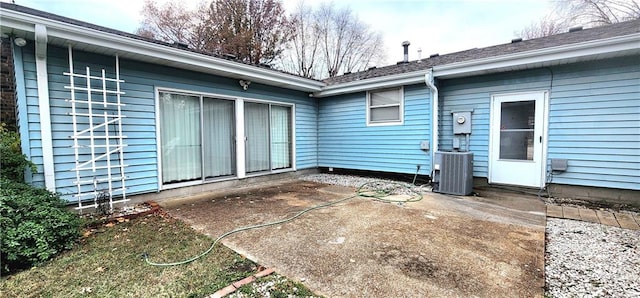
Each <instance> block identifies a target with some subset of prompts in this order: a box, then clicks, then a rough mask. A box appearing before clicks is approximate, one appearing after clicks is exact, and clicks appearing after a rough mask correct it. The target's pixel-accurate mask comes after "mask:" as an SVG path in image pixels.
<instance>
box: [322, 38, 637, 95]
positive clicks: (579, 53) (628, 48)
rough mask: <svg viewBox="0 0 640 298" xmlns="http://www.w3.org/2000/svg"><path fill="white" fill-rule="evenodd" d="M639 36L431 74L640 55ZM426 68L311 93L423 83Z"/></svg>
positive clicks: (490, 60)
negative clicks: (618, 55) (609, 56)
mask: <svg viewBox="0 0 640 298" xmlns="http://www.w3.org/2000/svg"><path fill="white" fill-rule="evenodd" d="M639 44H640V33H635V34H630V35H624V36H617V37H611V38H606V39H599V40H593V41H586V42H580V43H574V44H570V45H562V46H556V47H549V48H544V49H539V50H532V51H526V52H520V53H514V54H507V55H500V56H494V57H489V58H482V59H474V60H468V61H462V62H457V63H451V64H444V65H439V66H434V67H433V75H434V77H436V78H439V79H451V78H459V77H465V76H473V75H481V74H489V73H497V72H504V71H512V70H521V69H527V68H537V67H546V66H551V65H558V64H564V63H571V62H575V61H577V59H583V60H589V59H597V58H604V57H606V56H607V55H611V56H615V55H614V54H615V53H618V54H620V55H631V54H639V53H640V47H639V46H638V45H639ZM426 72H427V70H426V69H424V70H420V71H414V72H410V73H402V74H398V75H391V76H381V77H376V78H371V79H363V80H356V81H351V82H346V83H340V84H335V85H329V86H326V87H325V88H323V89H322V91H319V92H316V93H314V96H315V97H328V96H335V95H341V94H347V93H354V92H362V91H367V90H374V89H380V88H388V87H395V86H401V85H409V84H418V83H424V75H425V73H426Z"/></svg>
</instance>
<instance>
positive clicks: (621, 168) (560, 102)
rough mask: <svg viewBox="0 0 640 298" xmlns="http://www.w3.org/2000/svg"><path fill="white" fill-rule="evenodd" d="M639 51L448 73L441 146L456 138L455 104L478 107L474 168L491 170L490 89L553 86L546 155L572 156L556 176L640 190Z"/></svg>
mask: <svg viewBox="0 0 640 298" xmlns="http://www.w3.org/2000/svg"><path fill="white" fill-rule="evenodd" d="M639 59H640V57H638V56H635V57H628V58H616V59H608V60H602V61H597V62H588V63H577V64H571V65H564V66H558V67H554V68H552V69H538V70H530V71H521V72H512V73H504V74H499V75H491V76H479V77H472V78H463V79H454V80H447V81H443V82H441V83H440V86H441V87H440V92H441V108H442V117H441V122H440V132H441V148H442V149H450V148H451V146H452V143H451V140H452V131H451V121H452V119H451V114H450V111H452V110H456V109H460V108H473V111H474V112H473V115H472V118H473V131H472V134H471V150H472V151H473V152H474V153H475V156H474V158H475V160H474V175H475V176H479V177H486V176H487V166H488V160H487V154H488V148H489V104H490V100H491V95H492V94H496V93H509V92H520V91H531V90H551V92H550V100H549V123H548V148H547V152H548V155H547V158H566V159H568V160H569V168H568V170H567V171H566V172H565V173H561V174H557V175H554V178H553V183H558V184H570V185H581V186H596V187H610V188H622V189H635V190H638V189H640V183H639V181H640V118H639V117H640V116H639V115H640V64H638V63H637V61H638V60H639ZM552 78H553V82H552V81H551V79H552Z"/></svg>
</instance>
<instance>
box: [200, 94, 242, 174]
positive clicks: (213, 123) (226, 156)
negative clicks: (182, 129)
mask: <svg viewBox="0 0 640 298" xmlns="http://www.w3.org/2000/svg"><path fill="white" fill-rule="evenodd" d="M202 107H203V108H202V109H203V111H202V114H203V122H204V123H203V143H204V148H203V149H204V155H203V166H204V169H203V170H204V176H205V178H215V177H221V176H230V175H234V174H235V164H236V161H235V142H234V136H235V108H234V107H235V103H234V102H233V101H231V100H224V99H215V98H206V97H205V98H204V100H203V103H202Z"/></svg>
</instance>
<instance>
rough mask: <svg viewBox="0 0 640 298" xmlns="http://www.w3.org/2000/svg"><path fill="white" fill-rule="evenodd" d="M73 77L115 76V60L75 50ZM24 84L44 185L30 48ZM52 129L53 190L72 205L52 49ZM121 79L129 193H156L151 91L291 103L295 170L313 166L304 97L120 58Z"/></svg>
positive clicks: (62, 53) (63, 94) (58, 59)
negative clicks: (181, 92) (294, 116)
mask: <svg viewBox="0 0 640 298" xmlns="http://www.w3.org/2000/svg"><path fill="white" fill-rule="evenodd" d="M73 54H74V57H73V58H74V61H73V62H74V68H75V70H74V72H75V73H82V74H84V73H85V72H86V70H85V68H86V66H89V67H90V70H91V74H92V75H100V71H101V70H102V69H103V68H104V69H105V71H106V72H107V76H108V77H115V57H113V56H102V55H97V54H91V53H86V52H81V51H75V50H74V52H73ZM23 56H24V60H25V61H24V63H23V65H24V67H25V85H26V95H27V96H26V98H27V110H28V122H29V142H30V146H29V147H30V148H31V152H30V156H31V158H32V160H33V161H34V162H35V163H36V164H37V165H38V170H39V174H37V175H35V176H34V178H33V183H34V184H38V185H44V177H43V175H42V148H41V143H42V142H41V140H40V133H39V130H40V124H39V121H40V120H39V116H38V111H39V107H38V99H37V82H36V75H35V58H34V53H33V48H27V47H25V48H24V55H23ZM47 67H48V76H49V96H50V105H51V122H52V123H51V125H52V134H53V146H54V148H53V152H54V163H55V172H56V173H55V175H56V190H57V191H58V192H60V193H61V194H62V195H63V196H64V198H66V199H67V200H73V198H72V197H71V195H72V194H74V193H75V192H76V187H75V185H74V184H73V181H74V180H75V179H76V177H75V171H73V168H74V166H75V156H74V150H73V148H72V145H73V140H72V139H71V138H70V136H71V135H72V133H73V127H72V124H71V123H72V118H71V116H70V115H68V113H69V112H70V111H71V110H70V109H71V104H70V103H69V102H68V101H66V100H67V99H69V98H70V92H69V91H68V90H67V89H65V88H64V86H67V85H69V77H68V76H64V75H63V72H68V71H69V62H68V50H67V49H66V48H59V47H54V46H50V47H49V49H48V58H47ZM120 78H121V79H122V80H124V81H125V82H124V83H122V84H121V90H122V91H123V92H125V94H124V95H123V96H122V97H121V100H122V103H124V104H126V106H124V107H123V112H122V114H123V115H124V116H125V118H124V119H123V123H122V125H123V135H125V136H127V139H125V141H124V143H125V144H127V147H125V151H124V159H125V164H126V165H127V167H126V169H125V173H126V175H127V181H126V185H127V193H128V194H137V193H148V192H155V191H158V178H157V175H158V167H157V165H158V156H157V144H156V113H155V100H156V95H155V88H156V87H158V88H175V89H182V90H186V91H193V92H202V93H211V94H220V95H226V96H234V97H242V98H249V99H260V100H269V101H277V102H284V103H293V104H295V107H296V110H295V113H296V119H295V125H296V131H295V134H296V146H297V147H296V166H297V169H305V168H315V167H317V150H316V149H317V126H316V125H317V122H316V119H317V102H316V100H315V99H311V98H309V97H308V95H307V94H306V93H303V92H298V91H291V90H286V89H282V88H275V87H270V86H264V85H261V84H257V83H253V84H251V86H250V88H249V90H248V91H243V90H242V89H241V87H240V86H239V85H238V82H237V80H234V79H228V78H223V77H219V76H214V75H207V74H201V73H196V72H191V71H186V70H180V69H174V68H169V67H164V66H159V65H152V64H148V63H141V62H137V61H132V60H126V59H120Z"/></svg>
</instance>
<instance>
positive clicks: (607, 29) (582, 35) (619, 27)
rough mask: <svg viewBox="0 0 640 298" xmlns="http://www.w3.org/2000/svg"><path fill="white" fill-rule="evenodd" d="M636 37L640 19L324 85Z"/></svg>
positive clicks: (368, 72) (385, 69)
mask: <svg viewBox="0 0 640 298" xmlns="http://www.w3.org/2000/svg"><path fill="white" fill-rule="evenodd" d="M634 33H640V19H638V20H633V21H627V22H622V23H617V24H613V25H607V26H602V27H596V28H590V29H584V30H579V31H574V32H567V33H561V34H556V35H551V36H547V37H541V38H536V39H529V40H523V41H519V42H513V43H507V44H500V45H495V46H489V47H486V48H474V49H470V50H466V51H461V52H455V53H450V54H445V55H439V56H435V57H429V58H425V59H421V60H415V61H410V62H408V63H400V64H397V65H389V66H384V67H378V68H372V69H368V70H365V71H359V72H353V73H350V74H345V75H341V76H336V77H332V78H327V79H324V80H323V81H324V82H325V83H326V84H327V85H336V84H342V83H347V82H352V81H357V80H363V79H371V78H376V77H382V76H388V75H394V74H400V73H406V72H413V71H419V70H425V69H429V68H432V67H434V66H439V65H446V64H452V63H457V62H464V61H470V60H475V59H482V58H489V57H498V56H503V55H508V54H515V53H522V52H527V51H533V50H540V49H544V48H551V47H556V46H564V45H570V44H574V43H580V42H587V41H593V40H599V39H605V38H610V37H617V36H624V35H630V34H634Z"/></svg>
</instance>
